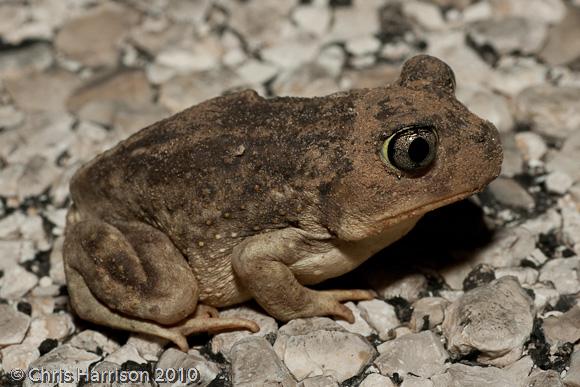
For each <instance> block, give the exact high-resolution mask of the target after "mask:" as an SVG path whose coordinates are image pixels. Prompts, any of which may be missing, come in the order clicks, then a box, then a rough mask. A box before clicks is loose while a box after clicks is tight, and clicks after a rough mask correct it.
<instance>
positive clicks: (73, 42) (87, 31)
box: [54, 3, 138, 67]
mask: <svg viewBox="0 0 580 387" xmlns="http://www.w3.org/2000/svg"><path fill="white" fill-rule="evenodd" d="M137 19H138V15H136V14H135V13H134V12H133V11H131V10H130V9H128V8H125V7H123V6H121V5H119V4H117V3H104V4H103V5H101V6H98V7H95V8H93V9H91V10H90V11H88V12H86V13H84V14H82V15H81V16H78V17H76V18H74V19H72V20H69V21H68V22H67V23H65V24H64V25H63V27H62V28H61V29H60V31H59V32H58V34H57V36H56V39H55V42H54V44H55V47H56V49H57V50H58V51H60V52H62V53H63V54H65V55H66V56H67V57H68V58H70V59H72V60H74V61H77V62H80V63H82V64H83V65H85V66H90V67H99V66H106V67H109V66H114V65H115V64H116V63H117V60H118V58H119V54H120V50H119V48H120V45H121V42H122V41H123V39H124V38H125V37H126V36H127V34H128V32H129V29H130V28H131V26H133V25H135V24H136V23H137Z"/></svg>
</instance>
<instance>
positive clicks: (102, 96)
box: [67, 70, 153, 126]
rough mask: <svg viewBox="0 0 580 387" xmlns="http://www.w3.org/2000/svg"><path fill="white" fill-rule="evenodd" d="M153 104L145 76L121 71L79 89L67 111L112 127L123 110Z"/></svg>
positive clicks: (138, 71)
mask: <svg viewBox="0 0 580 387" xmlns="http://www.w3.org/2000/svg"><path fill="white" fill-rule="evenodd" d="M152 101H153V90H152V89H151V87H150V85H149V82H148V81H147V77H146V76H145V73H144V72H142V71H140V70H121V71H116V72H113V73H109V74H106V75H104V76H99V77H97V78H94V79H92V80H90V81H89V83H87V84H85V85H84V86H82V87H81V88H79V89H77V90H76V91H75V92H74V93H73V94H72V95H71V96H70V97H69V99H68V101H67V108H68V109H69V111H70V112H71V113H74V114H77V115H78V117H79V118H81V119H83V120H87V121H92V122H96V123H98V124H101V125H104V126H110V125H111V124H112V122H113V120H114V118H115V116H116V115H117V114H118V113H119V111H123V110H131V109H139V108H142V107H143V106H150V104H151V103H152Z"/></svg>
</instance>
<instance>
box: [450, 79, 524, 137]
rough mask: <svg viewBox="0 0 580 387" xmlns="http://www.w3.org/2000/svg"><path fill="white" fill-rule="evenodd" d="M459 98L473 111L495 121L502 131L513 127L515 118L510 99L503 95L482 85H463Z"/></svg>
mask: <svg viewBox="0 0 580 387" xmlns="http://www.w3.org/2000/svg"><path fill="white" fill-rule="evenodd" d="M457 99H458V100H460V101H461V102H462V103H463V104H464V105H465V106H467V108H468V109H469V110H471V111H472V112H473V113H475V114H477V115H478V116H481V117H485V119H487V120H489V121H490V122H491V123H493V124H494V125H495V126H496V128H497V129H498V130H499V131H500V132H509V131H511V130H512V129H513V126H514V119H513V116H512V113H511V111H510V109H509V105H508V101H507V99H506V98H505V97H503V96H502V95H500V94H497V93H493V92H491V91H489V90H486V89H484V88H481V87H477V88H476V87H463V88H461V89H459V90H458V92H457Z"/></svg>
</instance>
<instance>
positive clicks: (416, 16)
mask: <svg viewBox="0 0 580 387" xmlns="http://www.w3.org/2000/svg"><path fill="white" fill-rule="evenodd" d="M402 4H403V12H404V13H405V15H407V16H408V17H409V18H410V19H412V20H415V21H416V22H417V23H418V24H419V25H421V26H422V27H425V28H426V29H428V30H440V29H443V28H444V27H445V21H444V20H443V14H442V12H441V9H440V8H439V7H438V6H437V5H436V4H430V3H428V2H423V1H415V0H411V1H409V0H407V1H404V2H403V3H402Z"/></svg>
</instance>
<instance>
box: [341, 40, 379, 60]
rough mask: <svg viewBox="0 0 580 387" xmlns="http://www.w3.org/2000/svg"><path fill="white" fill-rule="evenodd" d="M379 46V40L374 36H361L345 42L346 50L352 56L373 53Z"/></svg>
mask: <svg viewBox="0 0 580 387" xmlns="http://www.w3.org/2000/svg"><path fill="white" fill-rule="evenodd" d="M380 47H381V42H380V40H378V39H377V38H375V37H374V36H361V37H358V38H354V39H350V40H349V41H348V42H346V50H347V51H348V52H349V53H351V54H352V55H354V56H363V55H368V54H374V53H375V52H377V51H378V49H379V48H380Z"/></svg>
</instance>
